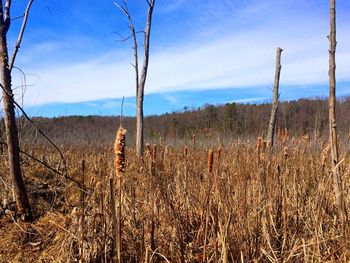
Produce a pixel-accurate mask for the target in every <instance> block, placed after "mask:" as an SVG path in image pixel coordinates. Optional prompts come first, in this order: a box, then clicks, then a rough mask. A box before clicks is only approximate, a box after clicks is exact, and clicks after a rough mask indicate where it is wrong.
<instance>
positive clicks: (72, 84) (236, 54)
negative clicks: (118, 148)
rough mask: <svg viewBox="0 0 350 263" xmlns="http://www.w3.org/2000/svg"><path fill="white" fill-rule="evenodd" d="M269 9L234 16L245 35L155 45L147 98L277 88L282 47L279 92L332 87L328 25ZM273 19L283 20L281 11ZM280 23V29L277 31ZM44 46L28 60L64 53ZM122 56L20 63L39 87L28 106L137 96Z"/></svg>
mask: <svg viewBox="0 0 350 263" xmlns="http://www.w3.org/2000/svg"><path fill="white" fill-rule="evenodd" d="M273 2H274V1H270V2H269V1H268V3H270V4H271V3H273ZM286 2H288V3H289V2H290V1H286ZM181 4H184V3H182V1H177V2H176V3H175V7H176V8H174V10H176V9H177V5H179V6H180V5H181ZM270 6H271V5H254V4H252V5H250V6H246V8H245V9H244V10H242V12H240V13H237V12H238V11H237V10H236V11H235V12H236V13H237V17H238V19H239V18H240V17H244V22H245V23H246V24H247V25H246V26H245V27H243V29H237V30H235V31H231V32H227V30H223V29H222V28H224V25H216V26H217V29H218V31H217V32H216V34H215V35H214V34H213V35H211V36H212V37H210V38H208V34H209V33H210V34H212V32H213V28H209V29H208V34H205V32H201V33H200V34H198V35H196V36H194V37H193V39H192V41H186V42H183V43H179V42H178V41H177V42H176V45H175V44H174V45H163V46H162V44H160V45H157V43H156V41H153V43H152V44H153V45H154V48H153V52H152V53H151V57H150V66H149V75H148V76H149V78H148V80H147V83H146V93H147V94H150V93H162V92H163V93H165V92H172V91H186V90H202V89H219V88H220V89H222V88H242V87H246V88H247V89H252V88H254V87H256V86H267V87H268V86H272V82H273V75H274V67H275V65H274V63H275V49H276V47H277V46H281V47H282V48H283V49H284V50H285V51H284V52H283V53H282V66H283V68H282V73H281V86H283V85H289V86H290V85H311V84H325V83H327V81H328V51H327V50H328V40H327V38H326V35H327V31H328V19H327V18H325V19H321V18H320V16H319V15H315V16H312V15H310V13H308V14H307V16H306V15H304V14H302V13H299V12H297V11H296V10H293V12H295V13H296V14H293V12H291V14H289V15H286V14H283V15H279V16H277V17H275V18H274V17H267V16H266V14H265V11H266V9H268V8H269V7H270ZM285 8H286V7H285ZM217 9H218V8H217ZM217 12H219V11H217ZM220 12H221V11H220ZM274 12H276V13H278V10H275V11H274ZM316 13H317V12H316ZM238 14H240V16H239V15H238ZM247 14H251V15H255V18H254V19H252V20H254V21H255V20H258V21H259V23H258V24H255V23H254V25H250V24H249V22H247V21H248V20H249V18H247ZM270 15H271V14H270ZM236 19H237V18H236ZM296 19H297V21H296ZM275 22H276V23H277V24H278V25H274V24H273V23H275ZM230 23H233V24H230V25H229V26H230V27H233V26H234V23H236V24H239V23H238V22H237V21H236V22H234V21H230ZM296 24H298V25H296ZM299 25H303V26H302V27H300V26H299ZM203 30H204V28H203ZM346 32H350V25H349V24H346V23H340V25H339V34H338V50H337V78H338V81H349V80H350V68H349V67H348V62H349V61H350V45H349V44H348V43H350V34H345V33H346ZM40 45H41V46H43V47H45V48H44V49H41V48H38V47H36V46H34V47H33V48H32V49H31V50H30V51H31V53H30V58H31V60H33V59H35V58H37V59H38V60H39V59H40V58H41V57H43V56H45V52H48V53H51V52H52V49H54V48H55V47H56V46H59V45H58V44H55V43H52V42H50V43H47V45H45V43H42V44H40ZM126 48H127V49H128V47H126ZM121 54H122V52H121V50H115V51H113V50H107V51H106V52H104V53H102V54H101V51H100V54H98V56H96V57H95V58H91V54H90V55H89V57H88V59H81V60H78V61H72V60H70V59H69V58H68V57H65V60H63V59H61V60H57V61H56V62H55V64H51V63H49V62H46V63H40V64H38V66H36V67H31V66H30V64H29V62H28V61H27V60H23V64H25V67H24V69H25V70H26V71H27V72H31V73H35V74H37V75H38V76H39V77H40V79H39V80H37V78H36V85H34V86H33V87H30V88H28V89H27V93H26V98H25V102H26V103H27V104H28V105H40V104H45V103H53V102H64V103H72V102H87V101H92V100H99V99H105V98H120V97H122V96H125V97H130V96H133V95H134V93H135V84H134V72H133V69H132V66H131V65H130V62H131V61H132V56H131V54H130V49H128V51H127V52H125V55H121ZM56 55H57V54H56ZM129 55H130V56H129ZM28 56H29V55H28ZM25 57H26V54H25ZM27 63H28V64H27ZM34 79H35V78H34V77H29V79H28V82H29V83H30V82H34ZM113 106H114V105H113Z"/></svg>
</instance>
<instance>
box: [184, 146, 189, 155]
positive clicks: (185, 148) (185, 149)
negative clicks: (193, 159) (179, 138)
mask: <svg viewBox="0 0 350 263" xmlns="http://www.w3.org/2000/svg"><path fill="white" fill-rule="evenodd" d="M187 153H188V149H187V145H185V147H184V156H185V157H186V158H187Z"/></svg>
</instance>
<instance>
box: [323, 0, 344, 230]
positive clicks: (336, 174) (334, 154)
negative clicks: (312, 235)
mask: <svg viewBox="0 0 350 263" xmlns="http://www.w3.org/2000/svg"><path fill="white" fill-rule="evenodd" d="M330 28H331V29H330V35H329V37H328V38H329V72H328V74H329V140H330V147H331V161H332V170H333V181H334V191H335V196H336V200H337V205H338V209H339V216H340V220H341V222H342V224H343V227H344V226H345V223H346V220H347V216H346V210H345V202H344V194H343V189H342V188H343V187H342V182H341V176H340V169H339V163H338V157H339V154H338V141H337V124H336V114H335V105H336V96H335V87H336V81H335V67H336V66H335V50H336V45H337V42H336V14H335V0H330Z"/></svg>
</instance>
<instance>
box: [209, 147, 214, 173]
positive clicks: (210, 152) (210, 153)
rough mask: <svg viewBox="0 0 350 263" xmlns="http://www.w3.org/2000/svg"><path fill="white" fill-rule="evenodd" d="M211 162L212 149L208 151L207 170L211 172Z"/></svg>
mask: <svg viewBox="0 0 350 263" xmlns="http://www.w3.org/2000/svg"><path fill="white" fill-rule="evenodd" d="M213 163H214V152H213V150H212V149H210V150H209V152H208V172H209V173H212V172H213Z"/></svg>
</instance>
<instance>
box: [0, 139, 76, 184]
mask: <svg viewBox="0 0 350 263" xmlns="http://www.w3.org/2000/svg"><path fill="white" fill-rule="evenodd" d="M0 144H1V145H4V146H5V147H7V143H5V142H0ZM19 151H20V153H21V154H23V155H25V156H27V157H29V158H30V159H32V160H33V161H35V162H37V163H39V164H41V165H43V166H44V167H46V168H47V169H49V170H50V171H52V172H54V173H56V174H58V175H61V176H64V177H65V178H66V179H68V180H70V181H72V182H74V183H76V184H77V185H78V186H79V188H82V186H81V184H80V183H79V182H78V181H77V180H75V179H73V178H72V177H70V176H68V175H67V174H64V173H62V172H61V171H60V170H57V169H55V168H53V167H51V166H49V165H47V164H46V163H45V162H43V161H41V160H39V159H38V158H36V157H35V156H33V155H31V154H29V153H27V152H25V151H23V150H19Z"/></svg>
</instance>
